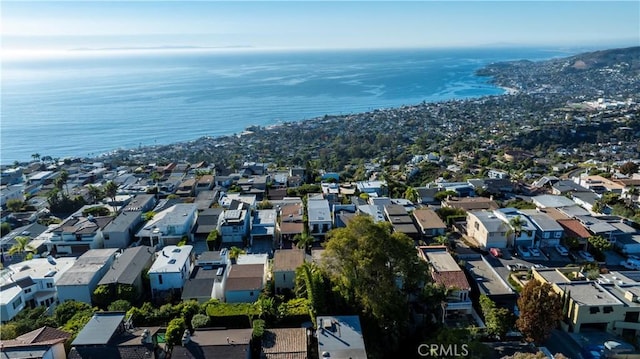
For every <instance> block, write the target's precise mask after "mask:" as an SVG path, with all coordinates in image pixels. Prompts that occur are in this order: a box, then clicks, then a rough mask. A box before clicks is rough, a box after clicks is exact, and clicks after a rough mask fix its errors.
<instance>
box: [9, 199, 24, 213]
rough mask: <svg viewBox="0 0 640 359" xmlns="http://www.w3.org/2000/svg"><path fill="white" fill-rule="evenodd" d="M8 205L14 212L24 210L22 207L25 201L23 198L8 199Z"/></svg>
mask: <svg viewBox="0 0 640 359" xmlns="http://www.w3.org/2000/svg"><path fill="white" fill-rule="evenodd" d="M6 205H7V209H8V210H9V211H11V212H12V213H17V212H20V211H22V208H23V207H24V201H23V200H21V199H16V198H12V199H10V200H8V201H7V204H6Z"/></svg>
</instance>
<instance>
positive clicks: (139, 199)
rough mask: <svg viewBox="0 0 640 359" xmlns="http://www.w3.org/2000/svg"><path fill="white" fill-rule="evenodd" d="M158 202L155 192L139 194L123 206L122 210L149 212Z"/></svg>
mask: <svg viewBox="0 0 640 359" xmlns="http://www.w3.org/2000/svg"><path fill="white" fill-rule="evenodd" d="M156 203H157V201H156V196H155V195H153V194H137V195H136V196H135V197H134V198H133V199H131V201H130V202H129V203H128V204H127V205H126V206H124V207H123V208H122V212H141V213H144V212H149V211H151V210H152V209H153V207H154V206H155V205H156Z"/></svg>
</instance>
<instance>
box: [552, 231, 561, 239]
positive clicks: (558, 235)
mask: <svg viewBox="0 0 640 359" xmlns="http://www.w3.org/2000/svg"><path fill="white" fill-rule="evenodd" d="M553 237H554V238H562V232H555V233H553Z"/></svg>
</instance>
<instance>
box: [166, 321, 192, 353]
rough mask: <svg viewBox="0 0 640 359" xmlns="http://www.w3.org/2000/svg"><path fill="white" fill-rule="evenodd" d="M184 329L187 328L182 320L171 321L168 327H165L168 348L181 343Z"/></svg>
mask: <svg viewBox="0 0 640 359" xmlns="http://www.w3.org/2000/svg"><path fill="white" fill-rule="evenodd" d="M185 329H187V326H186V324H185V321H184V318H175V319H172V320H171V321H170V322H169V325H167V332H166V334H165V335H166V336H165V339H166V340H167V344H168V345H169V346H170V347H174V346H176V345H179V344H180V342H181V341H182V335H183V334H184V331H185Z"/></svg>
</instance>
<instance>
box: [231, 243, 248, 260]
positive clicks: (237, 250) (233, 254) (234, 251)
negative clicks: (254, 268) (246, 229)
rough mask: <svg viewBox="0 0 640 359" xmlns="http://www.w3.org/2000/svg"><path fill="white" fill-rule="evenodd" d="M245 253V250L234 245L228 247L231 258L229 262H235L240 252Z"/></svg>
mask: <svg viewBox="0 0 640 359" xmlns="http://www.w3.org/2000/svg"><path fill="white" fill-rule="evenodd" d="M245 253H246V252H245V250H244V249H242V248H238V247H236V246H233V247H231V248H229V259H231V262H232V263H235V262H236V260H237V259H238V257H239V256H240V255H241V254H245Z"/></svg>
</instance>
